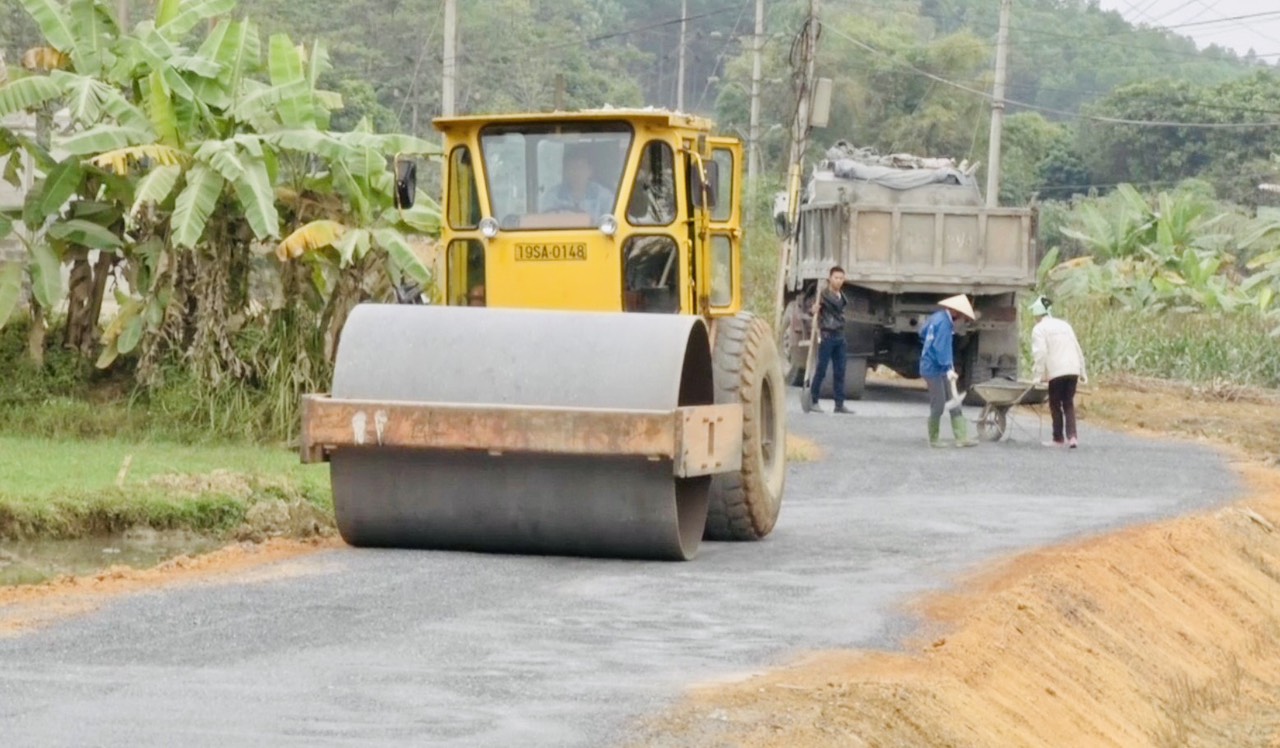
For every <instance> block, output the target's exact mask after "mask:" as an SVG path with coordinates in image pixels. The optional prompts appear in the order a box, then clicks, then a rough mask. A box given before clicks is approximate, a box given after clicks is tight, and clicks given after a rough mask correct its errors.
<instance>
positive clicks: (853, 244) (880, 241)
mask: <svg viewBox="0 0 1280 748" xmlns="http://www.w3.org/2000/svg"><path fill="white" fill-rule="evenodd" d="M1035 221H1036V212H1035V210H1034V209H1030V208H986V207H959V206H918V205H912V206H898V205H885V206H876V205H852V204H848V203H838V202H828V203H810V204H806V205H804V206H802V208H801V224H802V231H803V235H802V236H801V238H800V241H799V243H798V246H797V247H796V249H795V253H794V255H793V257H792V265H791V272H790V273H789V277H788V285H789V286H790V287H791V289H792V290H797V289H799V288H800V287H801V286H802V285H803V283H804V281H806V280H811V279H815V278H822V277H825V276H826V274H827V270H828V268H830V267H831V265H832V264H836V265H840V266H842V267H843V268H844V269H845V275H846V278H847V282H848V283H851V284H854V285H857V286H862V287H864V288H869V289H871V290H874V291H882V292H885V293H917V292H931V291H942V290H946V291H947V292H949V293H960V292H962V291H967V292H968V293H978V294H996V293H1008V292H1013V291H1019V290H1022V289H1025V288H1027V287H1029V286H1031V285H1033V284H1034V283H1035V273H1036V264H1037V262H1038V258H1039V256H1038V253H1037V251H1036V247H1035Z"/></svg>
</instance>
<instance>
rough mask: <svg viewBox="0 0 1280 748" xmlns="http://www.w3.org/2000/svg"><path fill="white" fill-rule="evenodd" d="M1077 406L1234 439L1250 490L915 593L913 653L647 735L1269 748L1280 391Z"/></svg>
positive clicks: (1109, 418) (759, 691)
mask: <svg viewBox="0 0 1280 748" xmlns="http://www.w3.org/2000/svg"><path fill="white" fill-rule="evenodd" d="M1085 411H1086V413H1087V414H1089V415H1088V417H1089V418H1091V419H1092V420H1093V421H1094V422H1095V423H1096V422H1099V421H1102V422H1106V423H1108V424H1109V425H1121V426H1127V427H1135V426H1136V427H1138V428H1140V429H1142V430H1144V431H1147V432H1151V433H1155V434H1164V435H1181V436H1190V437H1192V438H1198V439H1208V440H1211V441H1215V442H1218V443H1224V444H1229V445H1231V446H1232V447H1234V448H1235V451H1234V452H1233V454H1236V455H1238V458H1237V459H1236V465H1237V467H1238V468H1239V470H1240V471H1241V473H1242V475H1243V477H1244V479H1245V482H1246V485H1247V486H1248V492H1247V495H1246V496H1245V497H1244V498H1243V499H1242V500H1240V501H1239V502H1237V503H1235V504H1233V505H1231V506H1229V507H1226V508H1223V509H1220V510H1217V511H1213V512H1209V513H1205V514H1201V515H1196V516H1191V517H1185V518H1180V519H1175V520H1170V521H1166V522H1161V523H1158V524H1153V525H1149V526H1144V527H1138V528H1133V529H1128V530H1124V531H1121V532H1117V533H1114V534H1111V535H1108V536H1105V537H1102V538H1098V539H1093V540H1088V541H1082V542H1080V543H1076V544H1072V545H1068V546H1063V547H1058V548H1053V549H1048V550H1043V551H1037V552H1034V553H1029V554H1025V555H1022V556H1018V557H1016V558H1013V559H1009V560H1007V561H1005V562H1003V563H1000V564H998V565H996V566H995V567H993V568H991V569H989V570H987V571H986V572H984V573H982V574H980V575H978V576H976V577H974V578H971V579H968V580H963V581H962V583H961V584H960V585H959V586H960V589H961V591H960V592H957V593H949V594H946V595H936V596H933V597H931V598H929V599H927V600H925V601H923V602H922V603H921V604H920V606H919V607H920V612H921V613H922V615H923V616H924V617H925V620H926V621H928V622H929V623H930V629H931V630H932V632H933V633H931V634H930V636H929V637H928V638H927V639H925V640H923V641H919V642H915V643H914V644H912V645H911V646H910V647H909V648H908V651H907V652H906V653H902V654H889V653H869V652H830V653H816V654H813V655H811V656H809V657H807V658H805V659H804V660H803V661H800V662H797V663H795V664H794V665H792V666H790V667H786V668H783V669H779V670H774V671H771V672H768V673H766V674H763V675H759V676H756V677H752V678H749V679H746V680H743V681H740V682H735V683H729V684H710V685H707V686H704V687H701V688H697V689H695V690H694V691H693V692H692V693H691V694H690V698H689V699H688V700H687V703H686V704H685V705H683V706H681V707H680V708H678V709H676V710H675V711H674V712H672V713H670V714H668V715H665V716H664V717H662V718H661V720H660V722H659V723H657V724H654V725H652V726H651V731H649V736H648V737H646V738H644V739H643V743H644V744H645V745H662V746H666V745H681V746H686V745H687V746H700V745H705V746H711V745H714V746H841V747H842V748H845V747H856V746H884V747H897V746H903V747H906V746H912V747H914V746H984V747H985V746H999V747H1001V748H1003V747H1004V746H1045V747H1050V746H1052V747H1053V748H1058V747H1060V746H1090V747H1091V748H1092V747H1093V746H1118V747H1120V746H1122V747H1124V748H1130V747H1132V746H1157V747H1160V748H1164V747H1165V746H1169V747H1172V746H1221V747H1222V748H1227V747H1230V748H1250V747H1253V746H1257V747H1259V748H1280V471H1278V470H1276V469H1275V467H1274V465H1275V464H1276V450H1280V433H1277V432H1278V431H1280V405H1277V403H1276V402H1275V401H1274V400H1272V399H1271V398H1270V396H1268V395H1266V394H1265V393H1242V392H1239V391H1234V390H1232V391H1230V392H1226V391H1195V390H1192V389H1190V388H1177V387H1169V386H1167V385H1158V384H1155V383H1143V382H1126V383H1125V388H1124V389H1116V388H1104V389H1100V390H1099V391H1098V392H1097V393H1095V394H1093V395H1090V396H1088V397H1087V399H1086V403H1085ZM1086 448H1087V445H1086ZM1065 456H1066V455H1064V457H1065Z"/></svg>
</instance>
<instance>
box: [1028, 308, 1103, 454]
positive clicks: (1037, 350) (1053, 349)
mask: <svg viewBox="0 0 1280 748" xmlns="http://www.w3.org/2000/svg"><path fill="white" fill-rule="evenodd" d="M1050 303H1051V302H1050V301H1049V300H1048V299H1046V298H1045V297H1043V296H1040V297H1038V298H1037V299H1036V300H1035V302H1034V303H1032V305H1031V314H1032V315H1033V316H1035V317H1036V318H1037V319H1036V326H1035V328H1033V329H1032V331H1031V357H1032V360H1033V364H1032V369H1031V378H1032V380H1034V381H1036V382H1045V381H1047V382H1048V383H1049V413H1050V414H1051V415H1052V416H1053V442H1051V443H1048V442H1046V446H1057V447H1061V446H1067V447H1070V448H1071V449H1075V448H1076V443H1077V442H1076V401H1075V399H1076V385H1077V383H1079V382H1084V383H1086V384H1087V383H1088V382H1089V377H1088V375H1087V374H1086V373H1085V368H1084V351H1082V350H1081V349H1080V341H1078V340H1076V332H1075V330H1073V329H1071V325H1069V324H1067V322H1066V321H1065V320H1061V319H1056V318H1055V317H1054V316H1053V315H1052V314H1051V313H1050V312H1049V305H1050Z"/></svg>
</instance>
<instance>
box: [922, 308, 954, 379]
mask: <svg viewBox="0 0 1280 748" xmlns="http://www.w3.org/2000/svg"><path fill="white" fill-rule="evenodd" d="M950 327H951V326H950V325H948V324H945V323H944V322H943V321H942V318H939V317H933V318H931V319H930V320H929V322H928V324H927V325H925V328H924V330H923V332H922V334H923V335H924V350H925V352H926V353H928V354H931V355H930V356H929V357H930V358H931V359H933V362H934V363H935V364H937V365H938V367H939V368H942V369H953V368H955V359H954V358H953V357H952V355H951V329H950Z"/></svg>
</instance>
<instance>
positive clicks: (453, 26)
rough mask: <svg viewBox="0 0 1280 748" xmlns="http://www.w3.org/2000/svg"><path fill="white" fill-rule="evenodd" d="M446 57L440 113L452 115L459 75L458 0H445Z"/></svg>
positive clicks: (443, 67)
mask: <svg viewBox="0 0 1280 748" xmlns="http://www.w3.org/2000/svg"><path fill="white" fill-rule="evenodd" d="M443 57H444V59H443V60H442V63H443V64H442V65H441V68H442V72H443V76H442V77H443V80H441V82H440V114H441V115H443V116H445V117H452V116H453V115H454V113H455V109H454V106H455V103H454V99H455V93H454V85H455V81H456V79H457V76H458V0H444V55H443Z"/></svg>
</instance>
